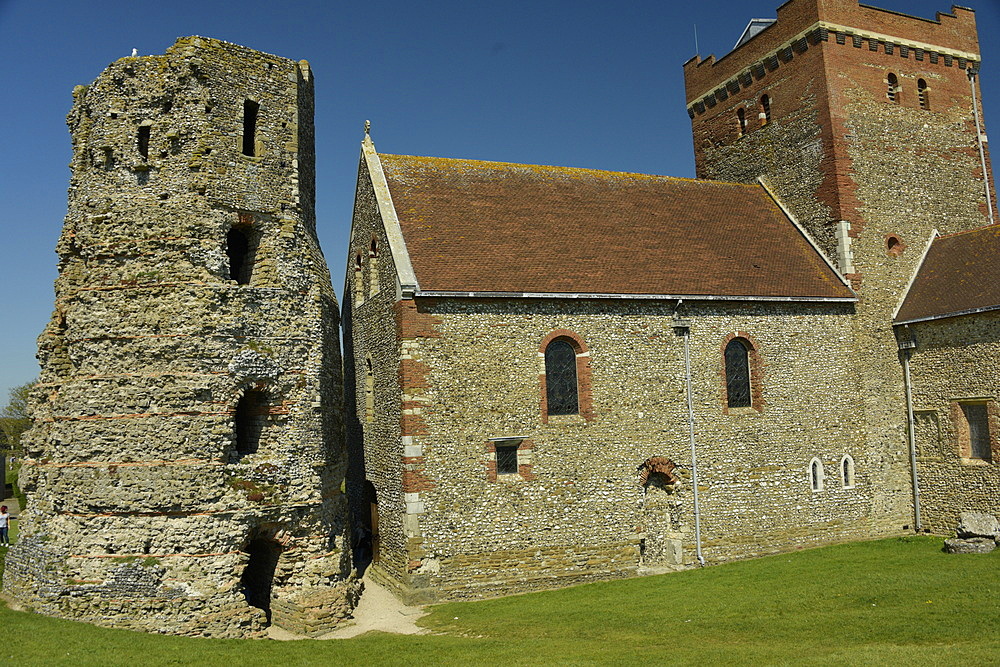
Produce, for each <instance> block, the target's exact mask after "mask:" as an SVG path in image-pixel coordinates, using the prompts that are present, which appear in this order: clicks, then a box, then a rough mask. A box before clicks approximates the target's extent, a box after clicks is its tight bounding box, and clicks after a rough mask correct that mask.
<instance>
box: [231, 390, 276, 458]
mask: <svg viewBox="0 0 1000 667" xmlns="http://www.w3.org/2000/svg"><path fill="white" fill-rule="evenodd" d="M267 410H268V407H267V394H266V393H264V392H262V391H257V390H256V389H248V390H247V391H246V393H244V394H243V396H241V397H240V400H239V402H238V403H237V404H236V417H235V424H234V426H235V430H236V459H237V460H239V459H241V458H243V457H244V456H246V455H247V454H253V453H254V452H256V451H257V448H258V447H260V434H261V433H262V432H263V430H264V424H265V422H266V421H267Z"/></svg>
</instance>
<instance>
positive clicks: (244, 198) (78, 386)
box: [4, 37, 360, 637]
mask: <svg viewBox="0 0 1000 667" xmlns="http://www.w3.org/2000/svg"><path fill="white" fill-rule="evenodd" d="M74 98H75V102H74V106H73V109H72V111H71V112H70V115H69V117H68V123H69V126H70V129H71V132H72V138H73V161H72V165H71V167H72V177H71V182H70V188H69V209H68V214H67V216H66V221H65V226H64V229H63V232H62V236H61V238H60V240H59V244H58V248H57V251H58V254H59V277H58V279H57V281H56V306H55V312H54V313H53V316H52V320H51V322H50V323H49V325H48V327H47V328H46V330H45V332H44V333H43V334H42V336H41V337H40V339H39V359H40V362H41V365H42V374H41V380H40V382H39V385H38V387H37V389H36V392H35V395H34V397H33V417H34V420H35V426H34V428H33V429H32V430H31V431H30V433H29V435H27V436H26V438H25V442H26V459H25V461H24V467H23V469H22V476H21V479H22V483H23V486H24V490H25V491H26V492H27V494H28V498H29V501H28V507H27V509H26V510H25V511H24V512H23V514H22V516H21V517H20V518H21V541H20V542H19V543H18V544H17V545H16V546H15V547H13V548H12V549H11V552H10V555H9V556H8V558H7V569H6V572H5V576H4V588H5V590H6V592H8V593H10V594H13V595H14V596H16V597H17V598H19V599H20V600H22V601H23V602H25V603H26V604H28V605H30V606H31V607H32V608H34V609H35V610H37V611H40V612H42V613H46V614H51V615H55V616H62V617H67V618H75V619H79V620H85V621H89V622H93V623H97V624H100V625H108V626H115V627H126V628H133V629H138V630H146V631H155V632H165V633H179V634H198V635H210V636H223V637H239V636H253V635H257V634H259V633H261V632H262V631H263V629H264V628H265V627H266V625H268V624H270V623H273V624H275V625H279V626H281V627H284V628H286V629H288V630H291V631H295V632H301V633H318V632H322V631H324V630H326V629H329V628H330V627H332V626H334V625H336V624H337V623H338V622H339V621H340V620H341V619H343V618H345V617H348V616H349V615H350V612H351V610H352V608H353V606H354V603H355V602H356V599H357V596H358V594H359V587H360V584H359V583H358V582H357V581H356V580H355V579H354V576H353V574H352V564H351V557H350V550H349V549H348V548H347V544H346V539H347V537H346V536H347V522H346V517H347V503H346V500H345V496H344V493H343V479H344V475H345V471H346V460H345V454H344V444H343V422H342V412H341V411H342V408H341V401H342V379H341V361H340V348H339V342H338V337H337V332H338V326H339V322H338V310H337V304H336V298H335V295H334V293H333V290H332V288H331V285H330V279H329V273H328V270H327V267H326V263H325V260H324V258H323V255H322V253H321V251H320V248H319V244H318V241H317V237H316V228H315V224H316V223H315V212H314V199H315V185H314V180H315V175H314V163H315V156H314V148H313V120H312V119H313V81H312V74H311V72H310V69H309V65H308V63H306V62H305V61H301V62H294V61H291V60H287V59H284V58H279V57H275V56H271V55H267V54H264V53H259V52H256V51H252V50H250V49H246V48H243V47H240V46H237V45H234V44H229V43H225V42H221V41H217V40H212V39H205V38H200V37H190V38H182V39H180V40H178V41H177V43H176V44H175V45H174V46H172V47H171V48H170V49H168V50H167V53H166V54H165V55H162V56H145V57H129V58H122V59H121V60H119V61H117V62H115V63H114V64H112V65H111V66H109V67H108V69H107V70H106V71H105V72H104V73H103V74H101V76H99V77H98V78H97V80H96V81H95V82H94V83H93V84H91V85H90V86H88V87H84V86H80V87H78V88H77V89H76V90H75V91H74Z"/></svg>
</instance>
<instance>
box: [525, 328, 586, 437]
mask: <svg viewBox="0 0 1000 667" xmlns="http://www.w3.org/2000/svg"><path fill="white" fill-rule="evenodd" d="M556 339H562V340H565V341H566V342H567V343H569V344H570V345H571V346H573V349H574V350H575V351H576V387H577V400H578V405H579V409H580V416H581V417H583V418H584V419H585V420H586V421H593V420H594V419H595V418H596V417H597V415H596V414H595V413H594V405H593V401H592V399H591V378H590V355H589V354H587V353H589V352H590V350H589V349H588V348H587V345H586V343H584V342H583V339H582V338H580V337H579V336H578V335H577V334H575V333H574V332H572V331H570V330H569V329H556V330H554V331H552V332H551V333H549V335H548V336H546V337H545V338H544V339H542V344H541V345H539V346H538V351H539V352H540V353H541V354H542V355H544V354H545V348H547V347H548V346H549V343H551V342H552V341H554V340H556ZM583 354H587V356H581V355H583ZM538 385H539V389H540V390H541V406H542V423H543V424H548V423H549V407H548V397H547V394H546V388H545V372H544V371H543V372H541V373H539V374H538Z"/></svg>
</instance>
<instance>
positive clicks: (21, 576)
mask: <svg viewBox="0 0 1000 667" xmlns="http://www.w3.org/2000/svg"><path fill="white" fill-rule="evenodd" d="M979 68H980V56H979V48H978V42H977V36H976V27H975V18H974V13H973V12H972V10H969V9H964V8H961V7H954V8H952V12H951V13H949V14H938V15H937V17H936V18H935V19H930V20H928V19H920V18H915V17H911V16H906V15H903V14H899V13H895V12H889V11H884V10H880V9H876V8H873V7H869V6H866V5H860V4H858V3H857V1H856V0H788V2H786V3H785V4H783V5H782V6H781V7H779V8H778V11H777V19H776V20H773V21H772V20H766V21H761V20H754V21H752V22H751V24H750V26H749V27H748V28H747V31H746V32H745V33H744V35H743V36H742V38H741V39H740V41H739V43H738V44H737V46H736V47H735V48H734V50H733V51H732V52H730V53H729V54H727V55H726V56H724V57H723V58H720V59H718V60H716V59H715V58H714V57H709V58H707V59H701V58H698V57H696V58H694V59H692V60H690V61H688V62H687V63H685V64H684V72H685V78H686V88H687V110H688V114H689V116H690V118H691V123H692V132H693V137H694V149H695V157H696V165H697V176H698V178H697V179H682V178H670V177H665V176H651V175H643V174H634V173H619V172H607V171H598V170H589V169H570V168H561V167H551V166H534V165H523V164H507V163H498V162H485V161H475V160H460V159H450V158H431V157H413V156H400V155H391V154H382V153H378V152H377V151H376V149H375V146H374V144H373V142H372V140H371V138H370V137H369V136H368V135H367V133H366V136H365V138H364V141H363V143H362V147H361V156H360V162H359V170H358V179H357V191H356V199H355V208H354V215H353V224H352V229H351V238H350V243H351V250H350V256H349V258H348V266H347V272H346V279H345V290H344V298H343V304H341V305H340V306H338V304H337V302H336V298H335V296H334V292H333V289H332V284H331V281H330V274H329V271H328V269H327V266H326V262H325V260H324V258H323V255H322V252H321V250H320V247H319V242H318V239H317V235H316V219H315V208H314V203H315V196H316V184H315V150H314V141H313V137H314V131H313V104H314V102H313V99H314V98H313V76H312V71H311V69H310V67H309V64H308V63H307V62H306V61H299V62H296V61H292V60H288V59H285V58H280V57H277V56H272V55H268V54H264V53H260V52H257V51H253V50H251V49H247V48H245V47H241V46H237V45H235V44H229V43H226V42H222V41H219V40H214V39H208V38H202V37H187V38H181V39H179V40H178V41H177V43H176V44H174V45H173V46H172V47H171V48H170V49H168V50H167V52H166V53H165V54H164V55H162V56H143V57H130V58H122V59H121V60H119V61H117V62H115V63H113V64H112V65H110V66H109V67H108V68H107V69H106V70H105V71H104V72H103V73H102V74H101V75H100V76H99V77H98V78H97V79H96V80H95V81H94V82H93V83H92V84H91V85H90V86H79V87H78V88H77V89H76V90H75V91H74V105H73V108H72V111H71V112H70V115H69V117H68V119H67V120H68V123H69V126H70V131H71V134H72V139H73V161H72V164H71V168H72V177H71V182H70V188H69V206H68V212H67V216H66V220H65V224H64V227H63V232H62V235H61V237H60V240H59V244H58V247H57V252H58V255H59V277H58V279H57V281H56V303H55V310H54V312H53V315H52V319H51V321H50V323H49V325H48V326H47V328H46V329H45V331H44V332H43V333H42V335H41V336H40V338H39V355H38V356H39V360H40V362H41V366H42V370H41V376H40V381H39V383H38V385H37V387H36V389H35V390H34V394H33V396H32V399H31V405H30V409H31V413H32V416H33V419H34V426H33V427H32V429H31V431H30V432H29V433H28V434H26V435H25V437H24V440H23V442H24V444H25V458H24V460H23V466H22V470H21V482H22V486H23V489H24V491H26V493H27V495H28V499H29V502H28V505H27V508H26V509H25V511H24V512H23V513H22V514H21V517H20V519H21V532H20V536H19V540H18V543H17V544H15V545H14V546H13V547H12V548H11V549H10V552H9V553H8V555H7V557H6V564H5V571H4V580H3V587H4V591H5V592H6V593H8V594H11V595H13V596H15V597H17V598H19V599H20V600H22V601H23V602H24V603H26V604H27V605H29V606H30V607H31V608H33V609H35V610H38V611H40V612H42V613H46V614H51V615H54V616H62V617H68V618H75V619H79V620H85V621H89V622H92V623H97V624H102V625H110V626H115V627H126V628H132V629H137V630H146V631H155V632H169V633H177V634H188V635H208V636H222V637H243V636H261V635H262V634H263V633H264V632H265V630H266V628H267V627H268V626H269V625H275V626H280V627H282V628H285V629H286V630H291V631H293V632H297V633H303V634H313V635H317V634H322V633H324V632H326V631H328V630H330V629H331V628H333V627H334V626H336V625H337V624H338V623H340V622H341V621H342V620H344V619H346V618H349V617H350V614H351V612H352V610H353V608H354V605H355V604H356V602H357V599H358V595H359V594H360V589H361V584H360V582H359V581H358V579H357V573H358V569H359V568H358V566H359V565H365V564H367V563H368V561H369V560H370V561H371V563H370V565H368V568H369V572H370V573H371V576H373V577H375V578H376V579H377V580H380V581H382V582H384V583H386V584H387V585H389V586H390V587H392V589H393V590H394V591H395V592H396V593H397V594H398V595H400V596H401V597H403V598H405V599H407V600H411V601H433V600H445V599H460V598H473V597H482V596H491V595H499V594H507V593H514V592H519V591H527V590H533V589H539V588H549V587H553V586H561V585H567V584H572V583H577V582H583V581H591V580H597V579H609V578H616V577H627V576H634V575H638V574H644V573H654V572H664V571H670V570H677V569H682V568H687V567H694V566H696V565H699V564H714V563H720V562H725V561H728V560H733V559H740V558H750V557H754V556H760V555H763V554H769V553H776V552H782V551H788V550H792V549H798V548H803V547H810V546H816V545H822V544H829V543H834V542H840V541H846V540H858V539H868V538H874V537H879V536H887V535H898V534H902V533H904V532H906V531H910V532H912V531H925V532H934V533H939V534H940V533H946V532H948V531H949V530H951V528H952V526H953V525H954V520H955V517H956V516H957V514H958V513H959V512H960V511H963V510H980V511H987V512H993V513H997V512H998V511H1000V500H998V499H1000V466H998V464H1000V408H998V404H997V400H998V397H1000V361H998V359H1000V225H997V224H996V219H995V215H996V201H995V194H994V191H993V190H992V189H991V183H992V172H991V168H990V161H989V154H988V151H987V148H986V134H985V129H984V128H983V126H982V115H981V110H980V105H979V81H978V73H979ZM341 331H342V333H343V345H344V354H343V356H341V348H340V338H339V334H340V333H341ZM345 388H346V389H345Z"/></svg>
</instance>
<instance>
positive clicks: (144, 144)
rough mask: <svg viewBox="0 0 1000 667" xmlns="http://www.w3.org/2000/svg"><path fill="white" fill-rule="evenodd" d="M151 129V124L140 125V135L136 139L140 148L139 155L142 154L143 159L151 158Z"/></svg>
mask: <svg viewBox="0 0 1000 667" xmlns="http://www.w3.org/2000/svg"><path fill="white" fill-rule="evenodd" d="M150 130H151V126H149V125H140V126H139V135H138V138H137V140H136V144H137V146H138V148H139V155H141V156H142V159H143V160H145V159H148V158H149V132H150Z"/></svg>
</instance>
